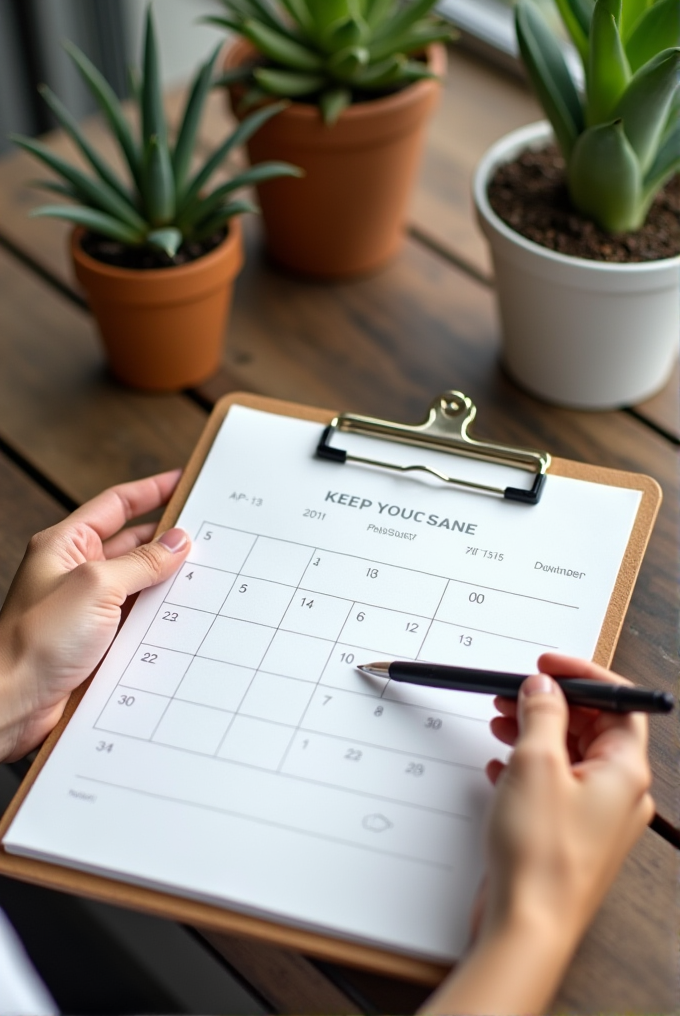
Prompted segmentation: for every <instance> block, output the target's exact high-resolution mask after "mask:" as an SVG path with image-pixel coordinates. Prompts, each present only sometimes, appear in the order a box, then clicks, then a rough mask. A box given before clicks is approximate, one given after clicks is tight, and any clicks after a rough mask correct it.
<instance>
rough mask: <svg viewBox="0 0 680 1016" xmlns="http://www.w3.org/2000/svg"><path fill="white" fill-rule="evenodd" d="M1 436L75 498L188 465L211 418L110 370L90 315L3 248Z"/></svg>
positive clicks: (177, 398) (0, 257)
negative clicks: (127, 384) (119, 379)
mask: <svg viewBox="0 0 680 1016" xmlns="http://www.w3.org/2000/svg"><path fill="white" fill-rule="evenodd" d="M0 291H2V293H3V300H2V302H1V303H0V351H1V352H0V356H1V358H2V364H3V367H2V371H0V435H2V437H3V438H4V440H5V441H6V442H7V443H8V444H9V445H10V446H11V447H13V448H15V449H16V450H17V451H18V452H20V453H21V454H22V455H23V456H24V457H25V458H26V459H27V460H28V461H29V462H31V463H32V464H33V465H34V466H35V467H36V468H37V469H39V470H40V471H41V472H42V473H43V474H44V475H45V476H47V477H48V478H49V479H50V480H51V481H52V482H54V483H55V484H56V485H57V486H58V487H60V488H61V489H62V490H63V491H64V492H65V493H66V494H68V496H69V497H71V498H73V500H75V501H78V502H80V501H83V500H85V499H87V498H89V497H92V496H93V495H94V494H96V493H98V492H99V491H100V490H102V488H104V487H106V486H108V485H109V484H111V483H114V482H119V481H121V480H130V479H133V478H135V477H139V476H145V475H147V474H148V473H154V472H159V471H161V470H164V469H170V468H173V467H175V466H178V465H182V464H183V463H184V462H185V461H186V460H187V458H188V456H189V454H190V452H191V449H192V448H193V445H194V443H195V442H196V439H197V438H198V435H199V434H200V432H201V429H202V427H203V424H204V422H205V413H204V411H203V410H201V409H199V408H198V407H197V406H195V405H194V404H193V403H191V402H189V401H188V400H187V399H186V398H185V397H183V396H173V395H145V394H142V393H139V392H133V391H131V390H127V389H124V388H122V387H121V386H120V385H118V384H117V383H116V382H115V381H113V380H112V379H110V378H109V377H108V375H107V374H106V370H105V366H104V357H103V353H102V351H101V350H100V347H99V344H98V340H97V337H96V335H95V333H94V328H93V326H92V323H91V320H90V318H89V315H87V314H86V313H84V312H83V311H81V310H79V309H78V308H77V307H75V306H73V305H72V304H70V303H69V302H68V301H66V300H64V299H63V298H61V297H60V296H58V295H57V294H56V293H54V292H53V291H51V290H50V289H48V288H47V287H46V286H44V285H39V283H38V282H37V280H36V278H35V277H34V276H33V275H32V274H31V273H30V272H29V271H27V270H26V269H25V268H23V267H20V266H18V265H17V264H16V262H14V261H13V260H12V259H10V258H9V257H8V256H7V254H5V253H4V252H2V251H0Z"/></svg>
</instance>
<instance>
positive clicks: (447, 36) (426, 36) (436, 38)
mask: <svg viewBox="0 0 680 1016" xmlns="http://www.w3.org/2000/svg"><path fill="white" fill-rule="evenodd" d="M453 37H454V33H453V30H452V29H451V27H450V26H447V25H441V26H438V25H436V24H435V22H425V23H424V24H423V25H420V26H419V25H415V26H414V27H413V28H410V29H409V30H408V31H407V32H404V33H402V34H399V35H386V36H384V37H383V38H382V39H381V40H380V41H379V42H376V43H371V45H370V46H369V52H370V54H371V59H372V60H382V59H384V58H385V57H388V56H391V55H393V54H397V53H415V52H418V51H419V50H424V49H425V47H426V46H429V45H430V43H433V42H450V41H451V40H452V39H453Z"/></svg>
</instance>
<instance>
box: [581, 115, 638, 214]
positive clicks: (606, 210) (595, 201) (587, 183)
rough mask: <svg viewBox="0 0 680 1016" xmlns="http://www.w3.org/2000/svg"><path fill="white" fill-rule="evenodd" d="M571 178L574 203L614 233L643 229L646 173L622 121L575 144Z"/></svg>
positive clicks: (594, 130) (588, 132)
mask: <svg viewBox="0 0 680 1016" xmlns="http://www.w3.org/2000/svg"><path fill="white" fill-rule="evenodd" d="M567 178H568V183H569V194H570V196H571V200H572V202H573V203H574V205H575V206H576V208H578V209H579V210H580V211H581V212H583V213H584V215H589V216H591V218H593V219H595V221H596V222H598V223H599V224H600V225H601V226H602V228H603V229H606V230H607V231H608V232H610V233H621V232H625V231H627V230H636V229H639V228H640V226H641V225H642V221H641V218H642V217H643V215H644V210H643V205H642V174H641V173H640V164H639V162H638V160H637V158H636V155H635V152H634V151H633V149H632V147H631V145H630V144H629V142H628V139H627V138H626V135H625V134H624V132H623V125H622V123H621V121H620V120H616V121H614V123H611V124H599V125H598V126H596V127H589V128H588V129H587V130H585V131H584V132H583V134H581V136H580V137H579V139H578V141H577V142H576V144H575V145H574V151H573V153H572V156H571V159H570V160H569V164H568V171H567Z"/></svg>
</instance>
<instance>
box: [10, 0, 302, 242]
mask: <svg viewBox="0 0 680 1016" xmlns="http://www.w3.org/2000/svg"><path fill="white" fill-rule="evenodd" d="M66 50H67V52H68V54H69V56H70V57H71V59H72V60H73V62H74V63H75V65H76V67H77V68H78V71H79V72H80V74H81V75H82V77H83V78H84V80H85V83H86V84H87V86H88V88H89V90H90V92H91V93H92V95H93V96H94V98H95V100H96V101H97V104H98V105H99V108H100V109H101V111H102V113H103V114H104V117H105V119H106V121H107V124H108V127H109V129H110V131H111V133H112V134H113V137H114V138H115V140H116V142H117V145H118V147H119V149H120V152H121V154H122V157H123V163H124V166H125V169H126V176H127V177H128V178H127V179H124V178H123V177H121V176H120V175H119V174H118V173H117V172H116V171H115V170H114V169H113V168H112V167H111V166H110V165H109V164H108V163H107V162H106V161H105V160H104V159H103V158H102V157H101V155H100V154H99V152H98V151H97V150H96V148H95V147H94V146H93V145H92V144H91V143H90V142H89V141H88V140H87V138H86V137H85V135H84V134H83V132H82V131H81V129H80V128H79V126H78V124H77V122H76V120H75V118H74V117H73V116H72V115H71V113H70V112H69V111H68V109H67V108H66V107H65V106H64V105H63V103H62V102H61V101H60V100H59V99H58V98H57V96H56V95H55V94H54V93H53V92H52V91H51V90H50V89H49V88H47V87H46V86H43V87H42V88H41V93H42V95H43V98H44V99H45V101H46V102H47V104H48V106H49V107H50V109H51V110H52V112H53V113H54V115H55V117H56V118H57V120H58V121H59V123H60V124H61V126H62V127H63V129H64V131H65V132H66V134H67V135H68V136H69V137H70V138H71V140H72V141H73V142H74V143H75V145H76V146H77V148H78V149H79V150H80V152H81V154H82V155H83V156H84V158H85V160H86V161H87V163H89V166H90V168H91V169H92V170H94V174H89V173H86V172H83V171H82V170H81V169H80V168H78V167H77V166H74V165H72V164H71V163H69V162H67V161H66V160H65V159H62V158H61V157H60V156H58V155H56V154H55V153H54V152H52V151H51V150H50V149H49V148H48V147H47V146H46V145H44V144H42V143H41V142H40V141H34V140H32V139H31V138H26V137H22V136H20V135H13V136H12V139H13V140H14V141H15V142H16V144H17V145H20V146H21V147H22V148H24V149H26V151H28V152H30V153H31V154H32V155H34V156H35V157H36V158H37V159H39V160H40V161H41V162H43V163H44V164H45V165H46V166H48V167H49V168H50V169H51V170H53V171H54V172H55V173H56V174H57V175H58V176H60V177H61V182H58V181H56V180H40V181H37V186H39V187H42V188H43V189H46V190H49V191H52V192H54V193H57V194H60V195H62V196H64V197H67V198H70V199H71V200H72V201H74V202H76V204H75V206H70V205H67V204H59V205H44V206H41V207H40V208H36V209H34V210H33V212H32V213H31V214H32V215H34V216H49V217H52V218H59V219H66V220H67V221H69V222H73V223H76V224H78V225H81V226H84V227H85V228H86V229H88V230H91V231H92V232H93V233H96V234H99V235H101V236H104V237H108V238H109V239H112V240H117V241H119V242H120V243H123V244H126V245H128V246H130V247H149V248H155V249H157V250H160V251H163V252H164V253H165V254H167V255H168V257H170V258H173V257H174V256H175V254H176V253H177V251H178V250H179V248H180V246H181V245H182V244H183V243H184V242H185V241H193V240H196V241H200V240H203V239H205V238H207V237H209V236H211V235H213V234H214V233H215V232H217V231H218V230H220V229H221V228H223V227H224V226H225V224H226V223H227V221H228V220H229V219H230V218H231V217H232V216H234V215H238V214H240V213H241V212H246V211H257V208H255V207H254V206H253V205H252V204H251V203H250V202H249V201H246V200H238V199H237V200H234V199H233V194H234V192H235V191H237V190H239V189H241V188H243V187H248V186H250V185H252V184H259V183H263V182H264V181H265V180H271V179H273V178H275V177H279V176H300V175H301V171H300V170H298V169H297V168H296V167H294V166H290V165H288V163H284V162H263V163H260V164H259V165H256V166H253V167H252V168H250V169H248V170H246V171H245V172H243V173H239V174H237V175H236V176H233V177H232V178H231V179H230V180H229V181H227V182H226V183H222V184H220V185H219V186H217V187H215V188H214V189H213V190H212V191H210V192H206V187H207V185H208V182H209V180H210V179H211V177H212V176H213V175H214V173H215V172H216V171H217V170H218V169H219V167H220V166H221V165H222V163H223V162H224V160H225V158H226V157H227V155H228V154H229V152H230V151H231V150H232V149H233V148H235V147H236V146H237V145H240V144H242V143H244V142H245V141H247V140H248V138H249V137H251V135H252V134H254V133H255V131H256V130H257V129H258V128H259V127H260V126H261V125H262V124H263V123H264V122H265V121H266V120H268V119H269V118H270V117H272V116H275V115H276V114H277V113H278V112H280V110H281V109H282V108H284V106H285V103H278V104H276V105H271V106H268V107H265V108H263V109H260V110H258V111H257V112H256V113H253V114H252V115H251V116H249V117H248V118H247V119H245V120H244V121H243V122H242V123H241V124H240V125H239V127H238V128H237V129H236V130H235V131H234V132H233V133H232V134H231V135H230V136H228V137H227V138H226V139H225V140H224V141H223V142H222V143H221V144H220V145H219V146H218V147H217V149H216V150H215V151H214V152H212V154H211V155H209V156H208V157H207V158H206V159H205V161H204V162H203V163H202V164H201V165H200V166H198V167H196V168H193V169H192V165H191V163H192V156H193V155H194V153H195V150H196V139H197V134H198V128H199V123H200V119H201V114H202V112H203V108H204V105H205V100H206V98H207V95H208V93H209V91H210V88H211V87H212V83H213V82H212V76H213V68H214V65H215V61H216V59H217V54H218V52H219V48H218V49H216V50H215V52H214V53H212V55H211V56H210V57H209V58H208V59H207V60H206V61H205V63H204V64H203V65H202V66H201V67H200V68H199V70H198V72H197V74H196V76H195V78H194V81H193V83H192V85H191V88H190V89H189V93H188V97H187V100H186V106H185V109H184V113H183V117H182V120H181V125H180V128H179V131H178V133H177V136H176V139H175V141H174V144H171V142H170V140H169V131H168V125H167V122H166V118H165V113H164V110H163V102H162V94H161V84H160V80H161V79H160V67H159V58H158V45H157V41H156V33H155V30H154V24H153V18H152V16H151V8H149V9H148V11H147V21H146V30H145V39H144V60H143V67H142V71H141V75H140V77H139V81H138V82H137V84H136V88H135V93H136V94H135V98H136V103H137V106H138V112H139V123H140V128H139V136H136V133H135V131H133V128H132V127H131V126H130V124H129V123H128V120H127V119H126V117H125V115H124V113H123V109H122V107H121V104H120V102H119V101H118V99H117V97H116V95H115V93H114V92H113V89H112V88H111V87H110V85H109V84H108V82H107V81H106V79H105V78H104V77H103V76H102V75H101V74H100V72H99V71H98V70H97V68H96V67H95V66H94V65H93V64H92V63H91V62H90V60H89V59H88V58H87V57H86V56H85V54H84V53H83V52H81V50H79V49H78V47H77V46H74V45H73V44H72V43H66Z"/></svg>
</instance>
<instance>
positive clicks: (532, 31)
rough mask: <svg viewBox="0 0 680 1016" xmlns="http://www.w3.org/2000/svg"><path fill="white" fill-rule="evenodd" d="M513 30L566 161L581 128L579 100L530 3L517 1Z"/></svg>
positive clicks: (556, 46) (559, 54)
mask: <svg viewBox="0 0 680 1016" xmlns="http://www.w3.org/2000/svg"><path fill="white" fill-rule="evenodd" d="M515 26H516V29H517V41H518V43H519V48H520V52H521V54H522V60H523V61H524V66H525V67H526V69H527V73H528V74H529V78H530V80H531V83H532V85H533V86H534V89H535V90H536V93H537V95H538V98H539V101H540V103H541V105H542V106H543V109H544V110H545V112H546V114H547V116H548V119H549V120H550V122H551V124H552V127H553V130H554V131H555V136H556V138H557V140H558V142H559V145H560V148H561V149H562V153H563V155H564V157H565V159H568V158H569V156H570V154H571V150H572V148H573V146H574V144H575V142H576V139H577V137H578V136H579V134H580V133H581V131H582V130H583V126H584V124H583V110H582V108H581V100H580V99H579V96H578V92H577V91H576V86H575V85H574V82H573V80H572V77H571V74H570V73H569V69H568V68H567V65H566V63H565V60H564V57H563V55H562V50H561V49H560V46H559V44H558V43H557V41H556V40H555V38H554V36H553V34H552V32H551V31H550V29H549V28H548V26H547V24H546V23H545V20H544V19H543V16H542V15H541V13H540V12H539V10H538V9H537V8H536V7H535V6H534V4H533V3H531V0H519V2H518V4H517V7H516V8H515Z"/></svg>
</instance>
